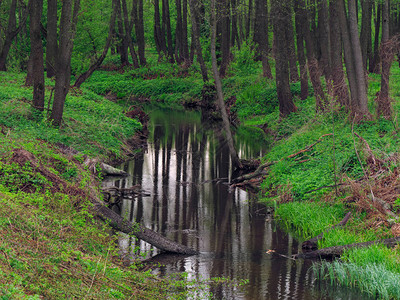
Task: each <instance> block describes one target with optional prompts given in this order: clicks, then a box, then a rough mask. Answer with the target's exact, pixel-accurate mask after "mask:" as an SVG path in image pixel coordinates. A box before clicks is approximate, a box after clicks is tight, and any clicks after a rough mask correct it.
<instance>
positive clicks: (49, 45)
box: [46, 0, 57, 78]
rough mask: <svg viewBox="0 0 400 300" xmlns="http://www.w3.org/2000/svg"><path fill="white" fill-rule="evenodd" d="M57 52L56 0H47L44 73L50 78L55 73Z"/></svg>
mask: <svg viewBox="0 0 400 300" xmlns="http://www.w3.org/2000/svg"><path fill="white" fill-rule="evenodd" d="M56 53H57V0H48V1H47V39H46V73H47V77H48V78H51V77H53V76H54V75H55V64H56Z"/></svg>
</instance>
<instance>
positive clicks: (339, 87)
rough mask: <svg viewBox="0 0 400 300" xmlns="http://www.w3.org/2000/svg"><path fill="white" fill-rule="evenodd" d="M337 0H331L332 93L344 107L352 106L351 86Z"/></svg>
mask: <svg viewBox="0 0 400 300" xmlns="http://www.w3.org/2000/svg"><path fill="white" fill-rule="evenodd" d="M335 1H337V0H330V5H329V23H330V41H331V43H330V46H331V51H330V54H331V59H330V61H331V77H330V79H331V80H332V85H333V86H332V94H333V97H334V99H335V101H337V102H338V103H340V105H342V106H343V107H346V108H349V107H350V95H349V88H348V86H347V82H346V79H345V74H344V70H343V55H342V39H341V36H340V30H338V28H340V24H339V13H338V11H337V6H336V4H335V3H334V2H335Z"/></svg>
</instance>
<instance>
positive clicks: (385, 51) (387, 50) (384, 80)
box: [376, 0, 394, 120]
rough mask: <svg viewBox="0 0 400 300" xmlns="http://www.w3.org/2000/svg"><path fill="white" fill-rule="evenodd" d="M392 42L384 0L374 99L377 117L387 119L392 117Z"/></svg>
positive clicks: (387, 1)
mask: <svg viewBox="0 0 400 300" xmlns="http://www.w3.org/2000/svg"><path fill="white" fill-rule="evenodd" d="M391 44H392V42H391V41H390V40H389V0H384V2H383V10H382V42H381V50H380V56H381V62H382V72H381V90H380V91H379V94H378V97H377V98H376V101H377V102H378V117H379V116H382V117H384V118H385V119H387V120H389V119H390V118H391V117H392V104H391V102H390V97H389V77H390V66H391V64H392V62H393V58H394V53H393V49H392V45H391Z"/></svg>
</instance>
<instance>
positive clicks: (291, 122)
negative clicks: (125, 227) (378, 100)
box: [0, 55, 400, 299]
mask: <svg viewBox="0 0 400 300" xmlns="http://www.w3.org/2000/svg"><path fill="white" fill-rule="evenodd" d="M243 57H247V56H246V55H243ZM248 57H251V56H248ZM109 63H110V64H112V63H113V62H112V61H109ZM250 64H251V65H249V62H247V63H245V62H241V61H234V62H233V63H232V65H231V67H230V70H228V76H227V77H226V78H225V79H224V80H223V86H224V91H225V92H226V95H225V98H226V99H229V101H230V102H232V106H231V110H232V112H235V113H236V115H237V116H238V120H239V121H240V123H241V124H242V125H244V126H241V127H239V129H238V133H239V134H241V138H246V135H249V136H250V138H253V139H254V138H258V139H266V140H268V142H269V143H270V145H271V146H270V149H269V152H268V153H267V154H266V156H265V157H264V158H263V162H277V163H274V164H273V165H271V166H270V167H269V168H268V170H267V172H268V174H267V175H266V176H265V177H264V178H263V181H262V183H261V190H262V193H261V198H262V201H264V202H266V203H267V204H269V205H271V206H273V207H275V208H276V209H275V214H276V218H278V219H279V220H281V222H282V224H283V225H284V226H286V228H287V230H289V231H291V232H293V231H294V232H296V233H297V236H298V238H299V239H301V240H306V239H308V238H310V237H313V236H316V235H318V234H320V233H321V232H323V231H324V230H326V229H327V228H329V227H331V226H332V225H334V224H337V223H338V222H339V221H340V220H341V219H342V218H343V217H344V215H346V213H347V212H349V211H351V212H352V217H351V219H350V220H349V222H348V223H347V225H346V226H345V227H341V228H336V229H334V230H331V231H329V232H327V233H326V234H324V237H323V239H321V240H320V241H319V242H318V247H319V248H324V247H329V246H336V245H345V244H350V243H354V242H365V241H372V240H377V239H384V238H389V237H393V236H397V235H399V234H400V232H399V230H398V228H399V227H400V226H399V224H398V221H397V220H396V218H394V217H393V216H391V215H390V214H388V213H387V209H382V207H380V206H379V205H376V203H375V202H374V201H373V199H374V198H379V199H380V200H382V201H384V202H386V203H387V204H388V205H389V210H390V211H391V212H392V213H393V214H395V215H396V216H397V215H398V213H399V211H400V185H399V182H398V180H399V179H398V178H399V174H400V169H399V166H400V165H399V162H400V155H399V150H398V149H399V146H400V145H399V142H400V139H399V134H400V129H399V128H400V127H399V123H398V115H399V112H400V92H399V91H400V69H399V68H398V67H397V66H393V68H392V76H391V91H392V93H391V96H392V98H393V110H394V114H393V116H394V118H393V120H390V121H388V120H384V119H376V118H373V119H372V120H370V121H365V122H363V123H360V124H354V123H353V119H352V118H351V117H349V115H348V113H347V112H345V111H342V110H340V109H339V108H337V107H336V105H335V103H334V101H333V100H330V104H329V107H328V109H327V111H326V112H325V113H319V114H317V113H316V112H315V100H314V98H313V97H312V90H311V89H310V97H309V98H307V99H306V100H304V101H300V100H298V99H297V100H296V105H297V107H298V112H296V113H293V114H291V115H290V116H289V117H288V118H286V119H282V120H280V119H279V111H278V109H277V100H276V90H275V83H274V81H273V80H268V79H264V78H263V77H262V76H261V75H259V74H261V72H260V70H261V68H260V65H259V64H258V63H252V62H251V63H250ZM152 65H154V67H146V68H141V69H139V70H133V69H129V68H127V69H125V70H114V71H110V70H108V69H107V62H106V67H105V68H104V69H103V70H99V71H97V72H95V73H94V74H93V76H92V77H91V78H90V79H89V80H88V82H86V83H85V84H84V85H83V88H82V89H79V90H75V89H72V90H71V93H70V95H69V96H68V98H67V102H66V108H65V115H64V119H63V120H64V123H63V125H62V127H61V129H55V128H53V127H52V126H51V125H50V124H48V122H47V121H46V119H47V118H46V114H47V111H45V112H44V113H43V114H38V113H36V112H35V111H33V110H32V109H31V107H30V105H29V102H30V101H31V99H32V90H31V89H30V88H27V87H24V85H23V83H24V74H12V73H0V79H1V80H0V125H1V134H0V143H1V145H2V147H1V149H0V175H1V178H2V179H1V180H0V195H1V197H0V201H2V204H3V205H2V207H0V231H2V232H3V233H2V235H1V236H2V237H3V238H2V239H1V244H0V252H1V253H2V255H0V265H1V270H2V272H1V274H0V284H1V285H2V287H5V288H3V289H2V293H3V294H4V297H8V298H18V297H21V298H22V297H24V296H26V295H32V298H35V297H36V298H40V296H44V297H45V298H48V297H50V298H57V297H58V298H62V297H64V296H67V297H68V296H74V297H83V296H87V297H90V298H102V297H106V298H119V297H122V298H123V297H124V296H126V295H129V296H131V295H134V297H136V298H141V299H142V298H163V297H165V295H166V294H167V293H169V294H171V293H176V295H177V297H179V295H181V293H183V294H184V293H188V291H189V292H190V289H189V290H188V289H185V287H187V286H186V285H185V284H187V283H186V282H185V280H181V281H178V282H177V283H176V284H171V282H170V281H168V279H167V280H160V279H157V278H154V277H152V276H151V275H150V274H149V273H144V274H143V273H140V272H138V271H137V268H138V266H137V265H134V266H132V267H130V268H124V267H123V265H122V262H121V261H120V260H119V259H118V253H117V252H118V249H117V248H116V246H115V238H116V237H115V236H110V235H109V234H108V233H105V232H108V231H107V230H105V229H104V226H101V225H99V223H98V222H95V221H93V217H92V215H91V214H90V210H89V209H88V206H89V205H88V203H87V202H86V200H85V199H82V197H81V195H71V194H69V193H68V191H66V190H56V191H55V194H54V195H53V192H52V191H53V189H54V187H55V186H56V185H57V184H58V183H59V182H58V183H57V181H56V182H49V181H48V179H47V178H46V177H43V174H40V172H37V170H36V169H35V165H34V164H32V163H26V162H22V163H21V161H18V159H17V158H16V156H15V155H16V153H18V151H17V150H18V149H24V150H26V151H28V152H29V153H31V154H32V157H33V160H35V161H37V162H39V163H40V164H41V165H43V166H46V168H47V169H48V170H50V171H51V172H52V173H53V174H54V176H55V177H56V178H58V180H59V181H60V182H63V183H64V184H66V183H68V184H70V185H71V186H74V187H78V188H80V189H82V190H85V189H87V187H88V186H91V187H92V186H98V182H99V179H101V178H94V177H93V175H91V173H90V172H88V170H87V169H85V168H83V167H82V162H83V160H84V159H85V157H86V156H88V157H96V158H99V159H100V160H103V161H106V162H111V161H115V160H121V159H124V158H126V157H127V156H129V155H132V154H133V153H132V147H131V145H130V144H129V143H128V141H129V140H131V139H132V137H133V136H134V135H135V133H137V132H139V130H140V129H141V124H140V123H139V122H138V121H136V120H135V119H131V118H130V116H132V113H129V112H132V111H136V109H137V108H138V107H140V105H141V104H143V103H147V102H155V101H156V102H157V103H158V105H161V106H167V107H174V108H178V107H179V108H180V109H182V107H183V105H186V106H196V105H198V104H199V102H200V101H201V99H202V98H204V96H206V97H207V95H205V93H207V91H208V90H209V89H203V83H202V80H201V77H200V75H199V72H198V70H197V69H196V66H194V67H192V68H190V69H186V70H185V69H182V68H181V67H179V66H175V65H173V66H171V65H169V64H161V63H160V64H152ZM53 84H54V82H52V81H50V80H48V81H46V86H47V90H46V99H47V101H48V99H49V98H50V94H51V86H52V85H53ZM379 87H380V77H379V76H378V75H374V74H371V75H370V76H369V97H370V106H369V108H370V111H371V113H372V114H374V112H375V103H374V98H375V95H376V93H377V92H378V91H379ZM291 90H292V93H293V95H294V96H295V97H297V96H298V95H299V93H300V85H299V84H298V83H294V84H291ZM106 98H107V99H109V100H111V101H109V100H106ZM48 107H50V106H48ZM135 116H137V114H136V115H135ZM243 127H245V128H247V129H246V130H244V131H243V130H242V129H241V128H243ZM3 145H4V146H3ZM60 149H74V150H76V152H73V151H72V152H71V151H68V153H65V151H64V152H63V151H62V150H60ZM5 175H7V176H5ZM32 216H33V217H32ZM88 224H91V225H90V226H89V225H88ZM47 249H48V250H47ZM46 251H47V252H46ZM399 262H400V248H399V247H396V248H394V249H388V248H386V247H382V246H373V247H370V248H366V249H355V250H349V251H346V252H345V253H344V255H342V257H341V261H339V262H336V263H335V264H324V263H322V264H320V263H316V264H315V271H316V272H317V273H318V274H319V275H320V276H322V277H328V278H330V279H331V280H332V281H333V282H338V283H340V284H343V285H350V286H355V287H358V288H360V289H362V290H364V291H367V292H369V293H370V294H373V295H377V296H378V297H382V298H400V290H399V287H398V286H396V283H397V282H399V281H400V267H399V265H400V264H399ZM365 270H368V276H369V277H365V275H364V277H363V274H365V273H366V272H365ZM71 274H77V275H71ZM343 274H344V275H343ZM132 278H133V279H132ZM60 282H61V283H62V284H60ZM154 282H157V284H156V285H155V284H154ZM44 291H46V293H48V294H44V293H45V292H44ZM0 295H1V294H0ZM35 295H36V296H35ZM39 295H40V296H39ZM2 296H3V295H2Z"/></svg>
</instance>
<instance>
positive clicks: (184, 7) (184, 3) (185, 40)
mask: <svg viewBox="0 0 400 300" xmlns="http://www.w3.org/2000/svg"><path fill="white" fill-rule="evenodd" d="M187 16H188V4H187V0H182V57H183V60H184V61H185V62H186V63H187V64H189V61H190V59H189V42H188V22H187Z"/></svg>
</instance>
